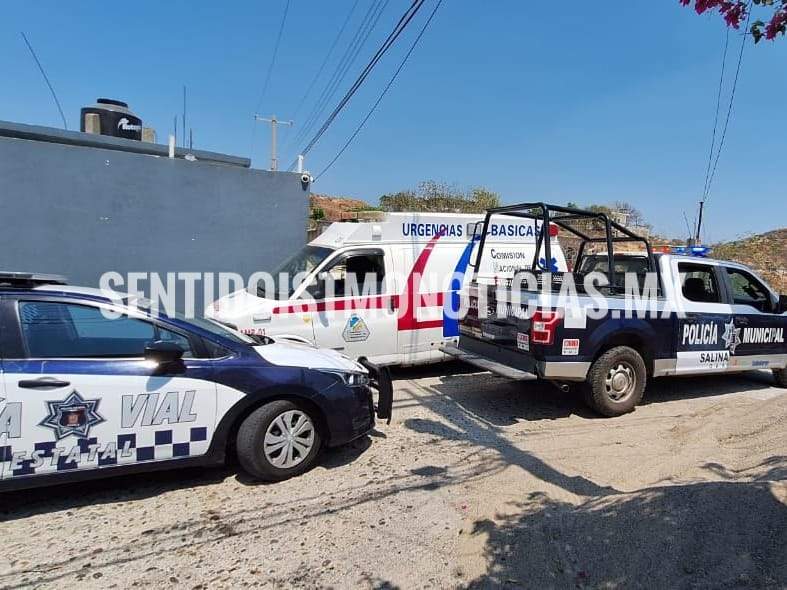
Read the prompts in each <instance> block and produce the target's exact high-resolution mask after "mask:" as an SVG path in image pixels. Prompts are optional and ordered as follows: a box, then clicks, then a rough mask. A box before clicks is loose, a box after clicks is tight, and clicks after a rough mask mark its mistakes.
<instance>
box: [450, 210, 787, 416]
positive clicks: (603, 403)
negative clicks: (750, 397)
mask: <svg viewBox="0 0 787 590" xmlns="http://www.w3.org/2000/svg"><path fill="white" fill-rule="evenodd" d="M493 214H495V215H512V216H515V217H521V218H531V219H538V220H541V221H542V222H543V223H544V226H545V227H546V226H547V225H548V224H556V225H558V226H560V228H561V230H565V231H567V232H569V233H571V234H573V235H574V236H576V237H577V238H578V242H579V244H578V248H577V256H576V262H575V263H574V265H573V266H572V268H574V269H575V271H574V272H573V273H559V272H558V273H555V272H552V273H545V272H540V271H539V270H538V268H537V267H536V265H535V263H534V264H533V265H532V267H531V268H529V269H527V268H525V269H522V270H521V271H520V272H519V273H518V274H517V275H516V276H515V277H514V278H513V279H512V280H507V281H505V282H502V283H498V284H492V285H488V284H486V285H485V284H478V283H477V282H476V281H475V280H473V281H471V284H470V287H469V288H468V289H467V290H465V291H464V293H463V299H464V301H463V305H462V307H463V309H467V313H466V315H465V317H464V318H463V319H462V320H461V322H460V336H459V339H458V342H457V343H456V344H452V345H448V346H446V347H444V349H443V350H444V351H445V352H446V353H448V354H450V355H452V356H455V357H457V358H460V359H462V360H464V361H467V362H470V363H472V364H475V365H477V366H479V367H482V368H485V369H487V370H490V371H492V372H496V373H499V374H501V375H505V376H508V377H511V378H516V379H523V380H525V379H536V378H541V379H546V380H550V381H553V382H555V383H556V384H558V385H559V386H560V387H561V388H563V389H568V383H571V382H574V383H582V384H583V390H584V392H585V399H586V401H587V403H588V404H589V405H590V406H591V407H592V408H593V409H595V410H596V411H597V412H599V413H600V414H603V415H605V416H617V415H620V414H624V413H626V412H630V411H632V410H633V409H634V407H635V406H636V405H637V404H638V403H639V402H640V400H641V399H642V396H643V393H644V391H645V386H646V383H647V380H648V378H650V377H663V376H668V375H697V374H711V373H730V372H739V371H748V370H755V369H771V370H772V371H773V374H774V377H775V380H776V383H777V384H778V385H780V386H782V387H787V344H785V340H784V337H785V331H787V330H786V329H787V298H785V296H781V297H780V296H779V295H777V294H776V293H775V292H774V291H773V290H772V289H771V288H770V287H769V286H768V285H767V284H766V283H765V281H763V280H762V279H761V278H760V277H758V276H757V274H756V273H755V272H753V271H752V270H751V269H749V268H747V267H746V266H744V265H741V264H736V263H733V262H726V261H718V260H710V259H707V258H699V257H692V256H675V255H671V254H664V253H657V254H654V253H653V251H652V250H651V247H650V245H649V244H648V242H647V241H646V240H645V239H643V238H641V237H639V236H637V235H635V234H633V233H632V232H631V231H629V230H628V229H626V228H625V227H623V226H621V225H619V224H618V223H616V222H614V221H613V220H611V219H609V218H608V217H607V216H606V215H605V214H603V213H597V212H592V211H582V210H579V209H574V208H568V207H560V206H551V205H546V204H543V203H528V204H523V205H513V206H509V207H502V208H498V209H494V210H490V211H489V212H488V214H487V217H488V216H489V215H493ZM598 228H600V229H601V230H602V231H603V234H604V235H601V236H594V235H593V233H592V230H593V229H598ZM626 242H628V243H632V242H634V243H639V245H640V246H641V250H640V251H639V252H637V253H626V254H615V253H614V247H615V245H617V244H619V243H626ZM597 246H600V247H601V248H603V250H602V251H600V252H595V253H591V252H590V251H591V250H592V249H593V248H594V247H597ZM566 248H567V247H566V245H565V243H564V249H566ZM549 249H550V241H549V240H546V241H544V242H543V243H539V245H538V252H539V254H538V255H539V256H546V258H547V259H548V258H549V255H550V254H549ZM483 251H484V237H483V235H482V236H481V244H480V247H479V257H478V258H477V259H476V262H475V264H476V265H477V264H478V260H480V257H481V256H483ZM594 271H595V274H596V275H599V274H600V275H601V276H600V278H601V279H603V280H599V281H598V288H595V287H594V286H593V284H592V283H591V285H590V287H588V286H587V285H588V283H587V280H588V279H589V278H592V277H593V275H594ZM599 271H601V272H599ZM570 286H573V287H571V288H573V289H574V291H573V293H572V291H571V289H570V288H568V287H570Z"/></svg>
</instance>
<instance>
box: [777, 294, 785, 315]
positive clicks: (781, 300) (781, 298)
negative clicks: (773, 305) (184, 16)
mask: <svg viewBox="0 0 787 590" xmlns="http://www.w3.org/2000/svg"><path fill="white" fill-rule="evenodd" d="M785 312H787V295H779V309H778V310H777V313H785Z"/></svg>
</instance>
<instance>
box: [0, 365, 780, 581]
mask: <svg viewBox="0 0 787 590" xmlns="http://www.w3.org/2000/svg"><path fill="white" fill-rule="evenodd" d="M467 371H468V370H467V369H466V368H464V367H462V366H459V365H455V364H445V365H442V366H434V367H428V368H421V369H408V370H399V371H397V372H396V374H395V378H396V384H395V385H396V393H395V405H394V408H395V414H394V420H393V422H392V424H391V425H390V426H385V425H381V426H380V427H379V428H378V430H377V431H376V432H375V433H374V434H373V436H371V437H368V438H366V439H364V440H361V441H357V442H356V443H354V444H352V445H349V446H347V447H344V448H341V449H337V450H331V451H328V452H326V453H325V454H324V455H323V457H322V461H321V464H320V466H318V467H316V468H315V469H313V470H312V471H310V472H309V473H307V474H305V475H303V476H301V477H299V478H297V479H294V480H290V481H287V482H283V483H278V484H272V485H253V484H252V483H250V482H249V481H247V480H246V479H245V478H244V477H243V476H242V475H239V474H237V473H236V471H235V470H234V469H224V470H183V471H177V470H173V471H172V472H169V473H159V474H151V475H144V476H134V477H123V478H114V479H109V480H103V481H99V482H93V483H89V484H74V485H70V486H59V487H52V488H49V489H40V490H35V491H27V492H19V493H8V494H4V495H3V496H2V497H0V521H2V523H3V524H2V531H3V535H2V542H3V545H4V547H3V554H4V556H5V559H4V560H2V562H0V587H28V586H30V587H62V586H65V585H72V584H75V583H79V586H80V587H81V588H131V587H146V586H151V585H156V586H160V587H167V586H171V587H183V588H214V587H215V588H222V587H227V588H228V587H233V588H237V587H243V586H261V587H266V588H289V587H297V588H312V587H319V588H323V587H334V588H350V587H359V588H408V589H409V588H455V587H472V588H493V587H494V588H497V587H511V588H519V587H525V588H544V587H558V588H566V587H570V588H575V587H579V588H584V587H588V588H596V587H604V588H610V587H612V588H614V587H671V588H689V587H691V588H695V587H726V586H748V587H774V588H785V587H787V392H785V391H784V390H780V389H776V388H774V387H772V379H771V377H770V375H769V374H768V373H764V372H763V373H755V374H750V375H746V376H739V377H726V378H693V379H671V380H661V381H657V382H656V383H655V384H653V385H652V386H651V389H650V390H649V395H648V399H647V400H646V403H645V405H643V406H641V407H640V408H638V409H637V411H636V412H634V413H633V414H629V415H627V416H623V417H620V418H614V419H604V418H597V417H595V416H594V415H593V414H591V413H590V412H589V411H588V410H586V409H585V408H584V406H583V405H582V404H581V402H580V401H579V399H578V396H577V395H575V394H573V393H562V392H560V391H558V390H557V389H556V388H554V387H552V386H550V385H548V384H541V383H535V384H534V383H528V384H517V383H511V382H508V381H506V380H504V379H499V378H497V377H493V376H490V375H488V374H483V373H482V374H476V373H469V372H467Z"/></svg>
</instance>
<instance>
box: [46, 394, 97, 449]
mask: <svg viewBox="0 0 787 590" xmlns="http://www.w3.org/2000/svg"><path fill="white" fill-rule="evenodd" d="M100 401H101V400H98V399H83V398H82V396H81V395H79V393H78V392H77V391H76V390H74V391H72V392H71V394H70V395H69V396H68V397H67V398H66V399H64V400H63V401H48V402H46V406H47V410H48V412H49V413H48V414H47V416H46V418H44V419H43V420H41V422H39V423H38V425H39V426H43V427H44V428H50V429H52V430H53V431H54V433H55V440H60V439H62V438H65V437H67V436H69V435H71V434H73V435H74V436H76V437H79V438H82V437H85V438H87V436H88V434H90V429H91V428H92V427H93V426H96V425H97V424H101V423H102V422H106V420H105V419H104V418H103V417H102V416H101V414H99V413H98V404H99V402H100Z"/></svg>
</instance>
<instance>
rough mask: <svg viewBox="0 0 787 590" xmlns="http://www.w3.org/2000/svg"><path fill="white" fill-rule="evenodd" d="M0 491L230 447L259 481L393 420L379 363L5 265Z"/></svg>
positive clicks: (0, 322) (201, 457) (167, 463)
mask: <svg viewBox="0 0 787 590" xmlns="http://www.w3.org/2000/svg"><path fill="white" fill-rule="evenodd" d="M0 363H2V364H1V365H0V366H2V373H1V374H0V489H15V488H26V487H33V486H38V485H42V484H48V483H57V482H62V481H68V480H75V479H86V478H90V477H97V476H98V477H100V476H109V475H116V474H121V473H125V472H129V471H142V470H153V469H164V468H167V469H168V468H170V467H174V466H184V467H185V466H194V465H218V464H221V463H223V462H224V461H225V460H226V459H227V458H228V457H229V456H231V454H236V455H237V458H238V460H239V462H240V465H241V466H242V467H243V469H244V470H245V471H246V472H248V473H249V474H250V475H251V476H252V477H254V478H256V479H261V480H281V479H285V478H288V477H292V476H294V475H297V474H300V473H302V472H304V471H305V470H307V469H308V468H309V467H310V466H312V465H313V464H314V462H315V460H316V458H317V455H318V453H319V451H320V448H321V447H322V446H325V445H327V446H336V445H341V444H343V443H347V442H348V441H350V440H353V439H355V438H357V437H359V436H362V435H364V434H365V433H367V432H368V431H369V430H370V429H372V427H373V426H374V423H375V407H374V403H373V392H372V390H373V389H378V390H379V400H378V404H377V407H376V414H377V417H378V418H381V419H388V420H390V415H391V384H390V377H389V376H388V374H387V372H386V371H385V370H380V371H378V370H377V369H376V367H375V366H374V365H371V364H369V363H367V364H366V366H364V365H362V364H360V363H358V362H355V361H351V360H349V359H348V358H346V357H344V356H342V355H341V354H339V353H337V352H334V351H331V350H324V349H317V348H313V347H310V346H306V345H298V344H293V343H284V342H275V341H273V340H271V339H265V340H263V341H259V340H253V339H251V338H249V337H248V336H245V335H243V334H241V333H239V332H236V331H234V330H232V329H230V328H227V327H224V326H222V325H220V324H218V323H216V322H213V321H211V320H203V319H196V320H188V321H187V320H185V319H183V318H180V317H167V316H164V315H161V314H155V313H153V312H152V311H150V310H149V309H148V310H146V309H145V308H144V307H142V306H140V305H135V304H132V302H130V301H128V300H125V301H115V300H113V299H110V298H108V297H107V296H106V295H104V294H103V293H102V292H101V291H98V290H94V289H86V288H79V287H70V286H67V285H66V284H65V281H64V280H63V279H62V278H59V277H55V276H51V275H50V276H45V275H35V274H30V273H0Z"/></svg>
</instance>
